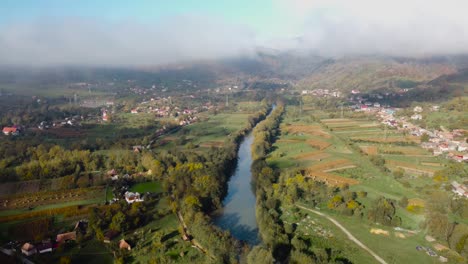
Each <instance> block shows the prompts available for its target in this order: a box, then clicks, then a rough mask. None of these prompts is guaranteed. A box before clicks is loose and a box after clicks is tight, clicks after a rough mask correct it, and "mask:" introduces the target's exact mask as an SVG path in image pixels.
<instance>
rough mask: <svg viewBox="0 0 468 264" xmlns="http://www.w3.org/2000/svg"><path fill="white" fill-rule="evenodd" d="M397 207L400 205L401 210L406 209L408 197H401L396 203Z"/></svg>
mask: <svg viewBox="0 0 468 264" xmlns="http://www.w3.org/2000/svg"><path fill="white" fill-rule="evenodd" d="M398 205H400V206H401V207H402V208H406V207H407V206H408V197H406V196H403V197H402V198H401V200H400V201H399V202H398Z"/></svg>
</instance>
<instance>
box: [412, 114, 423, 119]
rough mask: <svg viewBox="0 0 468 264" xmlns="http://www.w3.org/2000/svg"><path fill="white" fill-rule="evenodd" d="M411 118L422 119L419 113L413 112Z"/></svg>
mask: <svg viewBox="0 0 468 264" xmlns="http://www.w3.org/2000/svg"><path fill="white" fill-rule="evenodd" d="M411 119H412V120H421V119H422V115H420V114H414V115H412V116H411Z"/></svg>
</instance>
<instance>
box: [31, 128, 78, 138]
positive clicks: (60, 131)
mask: <svg viewBox="0 0 468 264" xmlns="http://www.w3.org/2000/svg"><path fill="white" fill-rule="evenodd" d="M37 131H40V132H41V133H42V134H46V135H52V136H54V137H57V138H77V137H84V136H86V132H85V131H83V130H81V129H78V128H68V127H60V128H51V129H48V130H39V129H38V130H37Z"/></svg>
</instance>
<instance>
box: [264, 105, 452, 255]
mask: <svg viewBox="0 0 468 264" xmlns="http://www.w3.org/2000/svg"><path fill="white" fill-rule="evenodd" d="M295 112H296V114H294V113H295ZM311 116H313V117H314V118H310V117H311ZM322 116H326V115H322ZM318 119H319V116H317V115H315V112H314V111H313V110H309V111H304V112H303V115H302V116H300V115H298V114H297V109H295V107H291V106H289V107H288V108H287V112H286V114H285V117H284V120H283V122H282V125H281V135H280V137H279V138H278V139H277V141H276V142H275V143H274V151H273V152H272V153H270V155H269V156H268V157H267V162H268V163H269V165H271V166H273V167H276V168H279V169H281V170H283V171H285V170H286V171H287V170H293V171H297V170H298V169H305V168H309V167H310V168H321V166H322V167H323V166H324V164H333V162H336V161H339V160H346V161H348V162H349V163H350V164H353V166H351V167H349V168H348V167H346V166H343V168H344V169H339V168H338V169H337V170H333V171H332V172H330V173H331V174H333V175H338V176H341V177H344V178H353V179H356V180H358V181H359V184H356V185H351V186H350V190H352V191H356V192H358V191H365V192H367V197H364V198H363V197H361V198H358V201H359V202H360V203H361V204H362V205H364V206H365V207H366V208H369V207H370V206H371V205H372V203H373V201H374V200H375V199H377V198H378V197H380V196H385V197H387V198H391V199H394V200H396V201H399V200H400V199H401V198H402V197H403V196H406V197H408V198H419V199H422V200H423V201H424V198H425V193H424V192H423V190H424V188H428V187H429V186H430V185H431V184H433V180H432V179H431V178H429V177H415V176H414V175H411V173H409V174H405V176H404V177H403V178H401V179H395V178H394V177H393V175H392V173H391V171H389V172H385V171H383V170H382V168H379V167H377V166H376V165H374V164H373V163H372V162H371V160H370V157H369V156H368V155H366V154H364V153H361V149H360V147H361V146H368V147H369V146H370V147H374V148H375V151H376V153H375V154H376V155H381V156H382V157H383V158H384V159H385V160H386V161H387V164H386V166H387V167H388V168H390V169H391V170H393V169H394V168H396V165H395V164H398V162H405V163H408V164H411V166H412V167H414V168H415V169H420V170H427V171H436V170H439V169H441V168H443V166H444V164H445V163H446V161H445V160H441V159H440V158H437V157H433V156H432V155H430V153H428V151H426V150H424V149H422V148H420V147H419V146H417V145H416V144H414V143H409V144H408V145H395V144H393V143H389V142H382V143H369V142H365V143H361V142H353V140H352V139H353V138H356V137H359V138H370V139H373V138H376V139H378V138H379V137H380V138H382V139H383V138H384V137H385V135H386V136H387V138H388V139H389V140H388V141H392V139H397V140H402V141H404V142H405V141H408V142H414V141H413V140H414V139H413V138H407V137H406V136H405V135H403V134H401V133H400V132H398V131H396V130H394V131H384V129H383V128H381V127H380V125H378V123H376V122H375V121H372V120H363V119H358V120H354V119H327V120H323V122H319V121H317V120H318ZM297 128H299V130H300V131H299V132H298V131H297V130H298V129H297ZM319 130H320V131H319ZM318 131H319V132H318ZM327 133H328V136H327V135H326V134H327ZM310 142H312V143H314V144H316V145H317V144H319V145H320V144H322V145H323V146H327V145H326V144H330V146H327V147H326V148H325V149H318V147H316V146H311V144H310ZM317 142H318V143H317ZM325 143H326V144H325ZM405 181H406V182H409V185H407V183H406V184H402V182H405ZM431 188H432V187H431ZM320 207H321V208H326V207H327V206H326V204H323V205H321V206H320ZM325 212H326V213H327V214H329V215H330V216H332V217H334V218H335V219H337V220H339V222H340V223H342V224H343V225H344V226H345V227H346V228H348V230H350V232H351V233H352V234H353V235H355V236H356V237H357V238H358V239H359V240H361V241H362V242H363V243H364V244H365V245H367V246H368V247H369V248H371V249H372V250H373V251H375V252H376V253H378V254H379V255H380V256H381V257H383V258H384V259H385V260H386V261H387V262H388V263H430V262H431V260H432V258H431V257H429V256H428V255H427V254H425V253H424V252H420V251H417V250H416V249H415V248H416V246H418V245H422V246H430V245H429V244H430V243H429V242H427V241H425V239H424V236H425V232H424V230H420V224H421V223H422V222H424V220H425V217H424V214H421V213H412V212H409V211H407V210H405V209H402V208H398V209H397V215H398V216H400V217H401V219H402V225H401V227H402V228H405V229H409V230H416V231H419V232H418V233H417V234H416V235H407V236H405V238H400V237H397V236H396V235H395V234H394V233H395V231H394V230H391V229H389V228H386V227H382V226H374V225H373V224H371V223H369V222H368V221H362V220H360V219H356V218H355V217H348V216H344V215H342V214H339V213H338V212H336V211H332V210H328V209H325ZM283 217H284V216H283ZM310 217H313V218H314V220H315V222H316V223H320V225H321V226H322V227H325V228H328V229H329V230H332V231H333V233H334V234H335V236H336V237H339V238H340V240H342V239H343V236H341V237H340V234H339V232H338V233H337V230H335V229H334V227H333V226H332V225H330V223H327V222H326V221H321V220H320V219H317V218H318V216H317V215H310ZM289 220H291V219H289ZM371 228H377V229H384V230H387V231H389V232H390V234H391V235H389V236H385V235H376V234H372V233H370V230H371ZM347 244H349V243H347ZM395 252H398V254H395ZM350 256H353V257H354V261H356V263H375V260H373V259H372V258H370V259H369V258H366V257H364V258H362V259H361V258H360V257H359V256H354V255H353V254H351V255H350Z"/></svg>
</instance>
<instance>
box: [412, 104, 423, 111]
mask: <svg viewBox="0 0 468 264" xmlns="http://www.w3.org/2000/svg"><path fill="white" fill-rule="evenodd" d="M413 111H414V112H415V113H421V112H422V111H423V109H422V107H421V106H419V105H418V106H415V107H414V108H413Z"/></svg>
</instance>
